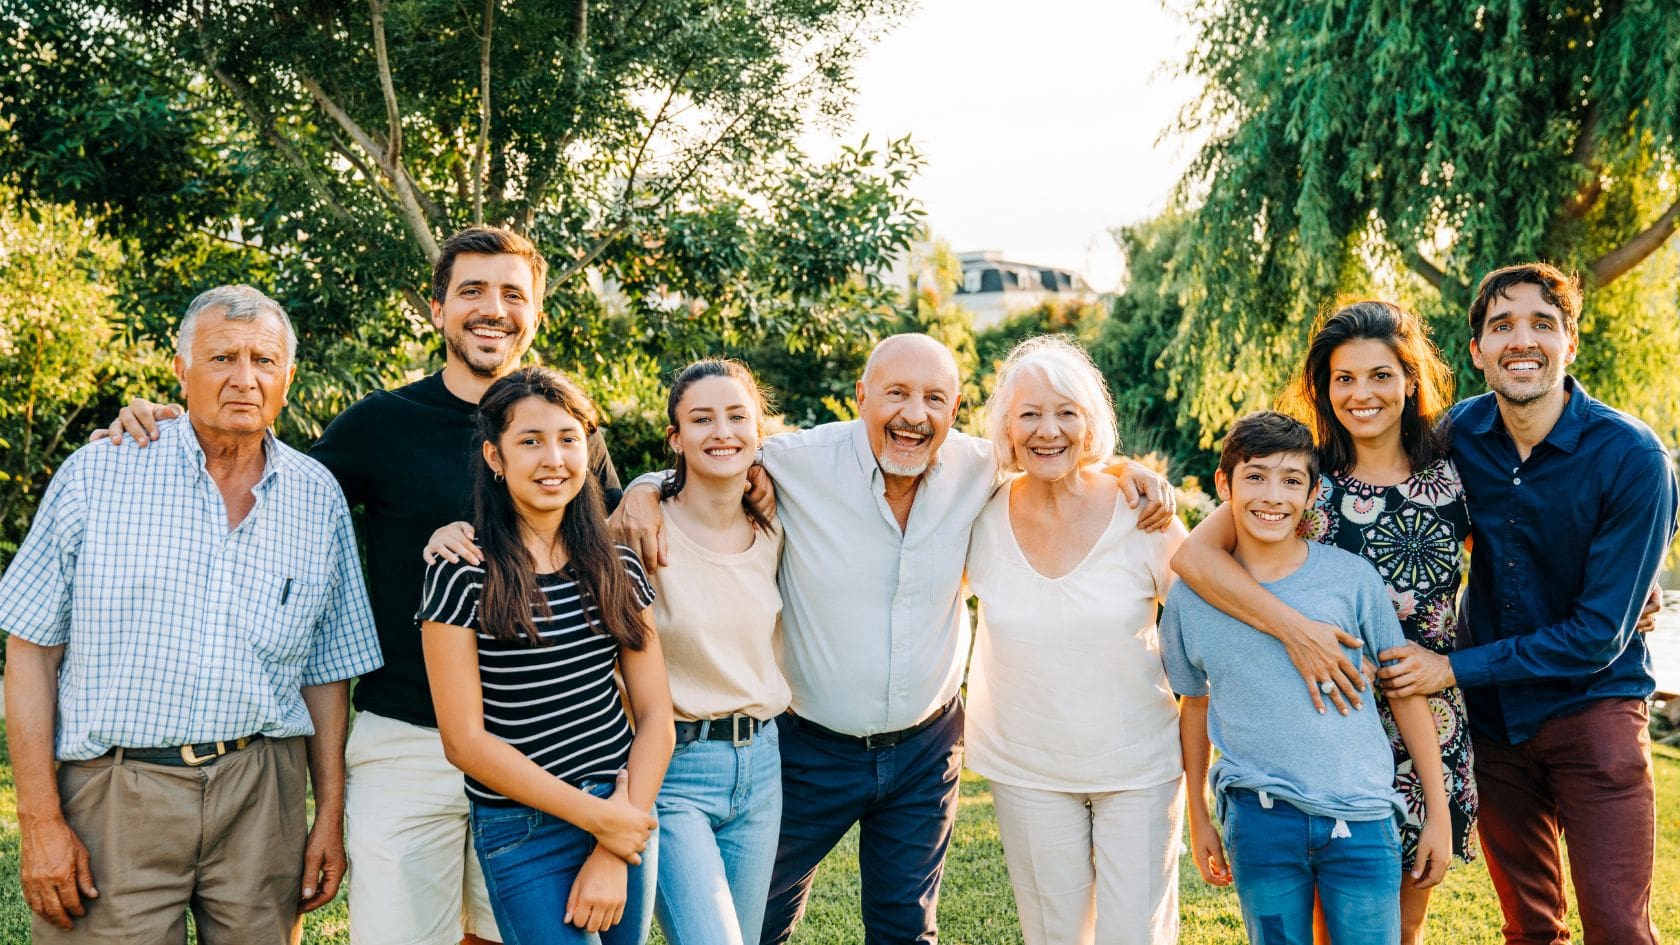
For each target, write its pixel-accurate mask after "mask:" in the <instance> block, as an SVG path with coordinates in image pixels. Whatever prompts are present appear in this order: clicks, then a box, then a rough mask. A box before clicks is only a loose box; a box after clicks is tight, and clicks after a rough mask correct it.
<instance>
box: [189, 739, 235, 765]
mask: <svg viewBox="0 0 1680 945" xmlns="http://www.w3.org/2000/svg"><path fill="white" fill-rule="evenodd" d="M225 754H227V743H225V742H217V743H216V752H215V754H211V755H200V754H199V753H198V752H196V751H193V746H191V745H182V746H181V761H183V762H184V763H185V764H186V765H187V767H189V768H196V767H198V766H200V765H207V764H209V763H210V762H212V761H215V760H216V759H217V758H220V757H221V756H223V755H225Z"/></svg>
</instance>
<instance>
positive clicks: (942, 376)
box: [857, 335, 959, 478]
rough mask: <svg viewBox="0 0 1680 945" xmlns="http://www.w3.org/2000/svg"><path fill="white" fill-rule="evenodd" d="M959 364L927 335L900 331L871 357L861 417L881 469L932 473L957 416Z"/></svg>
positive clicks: (861, 388) (860, 390)
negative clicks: (930, 470) (934, 460)
mask: <svg viewBox="0 0 1680 945" xmlns="http://www.w3.org/2000/svg"><path fill="white" fill-rule="evenodd" d="M958 393H959V387H958V382H957V366H956V362H955V361H954V360H952V358H951V352H949V351H947V350H946V349H945V348H944V346H942V345H940V344H939V343H938V342H936V341H934V340H933V339H932V338H929V337H927V336H926V335H896V336H894V337H891V338H888V339H886V340H885V341H882V342H881V343H880V344H879V345H877V346H876V348H875V353H874V354H873V355H871V356H870V359H869V366H868V367H867V368H865V369H864V372H863V379H862V380H860V381H858V384H857V400H858V416H859V418H860V419H861V420H862V421H863V424H864V428H865V430H867V431H868V435H869V446H870V449H872V450H873V451H874V453H875V461H876V462H877V463H879V464H880V465H881V471H882V472H884V473H886V474H887V475H889V476H901V477H906V478H910V477H915V476H920V475H921V474H922V473H924V472H926V471H927V468H928V466H929V465H931V464H932V463H933V458H934V457H935V456H937V455H938V453H939V447H940V444H942V443H944V442H945V435H946V434H947V433H949V432H950V431H951V424H952V423H954V422H956V419H957V397H958Z"/></svg>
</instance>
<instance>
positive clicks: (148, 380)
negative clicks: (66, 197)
mask: <svg viewBox="0 0 1680 945" xmlns="http://www.w3.org/2000/svg"><path fill="white" fill-rule="evenodd" d="M0 204H3V205H4V207H5V209H4V210H3V211H0V567H4V565H5V564H6V563H7V562H8V561H10V560H11V557H12V555H13V554H14V553H15V552H16V551H17V546H18V543H19V542H21V541H22V540H23V536H24V534H25V533H26V532H27V531H28V528H29V521H30V518H31V517H32V516H33V515H34V513H35V506H36V504H37V503H39V502H40V499H41V493H42V492H43V491H45V489H46V486H47V482H48V481H49V480H50V479H51V478H52V474H53V472H54V471H55V470H56V469H57V468H58V466H59V464H60V463H62V462H63V461H64V459H65V458H66V457H67V456H69V455H70V454H71V453H72V452H74V451H75V450H76V448H77V447H79V446H81V445H82V443H83V441H84V438H85V437H86V435H87V429H88V427H89V426H90V425H91V424H90V421H92V420H93V419H94V418H102V417H108V416H111V415H114V414H115V413H116V411H117V409H118V408H119V407H120V406H121V405H122V404H123V403H124V402H126V400H127V398H128V396H129V394H130V393H131V392H132V393H145V392H153V391H157V390H160V389H163V388H164V387H165V386H166V385H167V384H169V383H171V382H172V381H173V378H172V376H171V372H170V369H169V355H168V354H167V353H166V352H165V351H162V350H159V348H158V347H157V346H155V345H153V344H151V343H150V342H146V341H137V340H135V339H134V337H133V336H132V335H131V334H129V333H128V332H127V330H126V329H125V325H126V322H125V319H124V318H123V316H122V314H121V313H120V312H119V311H118V310H117V306H116V303H115V301H114V300H113V295H114V293H113V290H112V289H111V288H110V287H109V286H110V284H111V281H112V280H111V274H112V272H113V271H114V270H115V269H116V267H117V266H118V265H120V264H121V261H122V254H121V253H120V252H119V251H118V249H117V247H116V246H115V245H114V244H113V243H112V242H111V241H109V240H106V239H103V238H101V237H99V236H97V235H96V234H95V233H94V232H93V229H92V227H91V226H90V225H89V224H88V223H87V222H86V221H85V220H82V219H80V218H79V217H77V216H76V215H75V213H74V212H72V211H71V210H70V209H68V208H65V207H61V206H54V205H50V204H22V205H20V204H18V203H16V202H15V199H14V198H13V196H12V195H11V194H9V193H6V192H4V191H0Z"/></svg>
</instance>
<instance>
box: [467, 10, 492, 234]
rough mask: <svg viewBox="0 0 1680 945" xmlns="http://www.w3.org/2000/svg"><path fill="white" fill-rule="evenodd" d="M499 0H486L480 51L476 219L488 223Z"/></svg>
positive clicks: (474, 157) (474, 159)
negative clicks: (493, 36)
mask: <svg viewBox="0 0 1680 945" xmlns="http://www.w3.org/2000/svg"><path fill="white" fill-rule="evenodd" d="M495 19H496V0H484V42H483V45H481V46H480V47H479V53H478V147H477V148H476V149H475V150H474V151H473V167H472V170H473V173H472V184H473V190H472V214H473V215H472V221H473V223H474V224H477V225H480V226H482V225H483V224H484V179H485V177H486V175H487V174H488V172H489V168H488V167H487V166H486V163H487V162H488V161H489V160H490V29H491V27H492V26H493V25H494V24H495Z"/></svg>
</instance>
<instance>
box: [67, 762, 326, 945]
mask: <svg viewBox="0 0 1680 945" xmlns="http://www.w3.org/2000/svg"><path fill="white" fill-rule="evenodd" d="M307 785H308V758H307V754H306V752H305V748H304V740H303V739H302V738H283V739H271V738H265V739H261V740H259V741H257V742H256V743H255V744H253V745H251V746H250V747H248V748H246V749H244V750H243V751H238V752H234V753H232V754H230V755H227V756H225V757H223V758H222V759H221V760H219V761H217V762H216V763H214V764H210V765H205V766H202V767H198V768H185V767H173V766H169V765H155V764H146V763H144V762H138V761H130V760H127V759H123V760H122V761H121V762H118V761H117V760H116V759H115V758H112V757H110V756H107V757H104V758H95V759H93V760H91V761H73V762H67V763H65V764H63V765H61V766H60V767H59V769H58V791H59V798H60V801H61V804H62V806H63V809H64V818H65V820H66V821H68V822H69V824H70V829H72V830H74V831H75V832H76V836H78V837H80V838H81V841H82V843H83V844H85V845H86V846H87V848H88V860H89V863H90V864H91V867H92V871H93V883H94V886H96V887H97V888H98V889H99V898H97V899H85V898H84V899H83V900H82V901H83V902H84V903H85V904H86V906H87V915H85V916H83V917H82V918H80V919H76V920H75V928H74V929H72V930H71V931H69V932H65V931H62V930H60V929H58V928H55V927H54V926H52V925H50V924H48V923H47V922H46V921H45V920H43V919H42V918H40V917H39V916H35V917H34V935H35V941H36V942H38V943H41V945H57V943H72V942H73V943H93V942H96V943H111V945H115V943H119V942H120V943H123V945H181V943H184V942H185V941H186V939H187V919H186V913H187V910H189V909H190V910H192V914H193V920H194V922H195V924H196V925H197V928H198V941H199V942H201V943H203V945H295V943H296V942H297V941H298V938H299V935H300V933H301V932H302V931H303V920H302V916H300V915H299V914H298V898H299V893H300V891H301V886H302V881H303V848H304V844H305V842H306V841H307V839H308V835H309V825H308V823H307V815H306V812H305V809H304V808H305V803H304V799H305V793H306V789H307Z"/></svg>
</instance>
